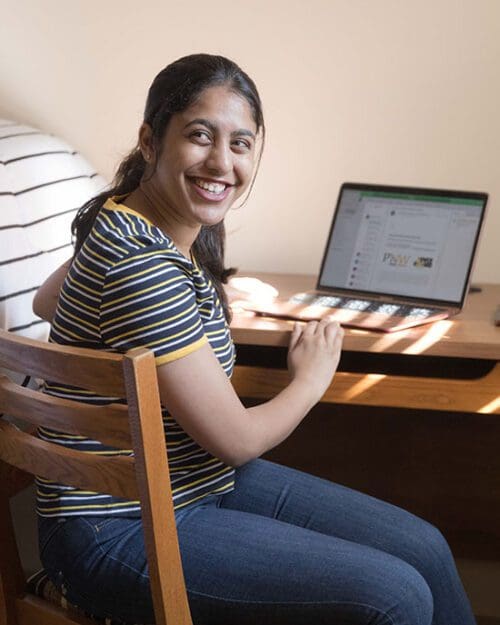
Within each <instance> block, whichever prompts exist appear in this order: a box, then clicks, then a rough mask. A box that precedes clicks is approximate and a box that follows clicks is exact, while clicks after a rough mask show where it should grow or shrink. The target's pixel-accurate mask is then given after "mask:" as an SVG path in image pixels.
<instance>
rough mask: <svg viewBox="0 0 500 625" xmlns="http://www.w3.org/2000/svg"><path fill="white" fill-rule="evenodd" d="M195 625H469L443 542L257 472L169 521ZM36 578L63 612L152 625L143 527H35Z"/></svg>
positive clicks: (357, 502) (372, 505)
mask: <svg viewBox="0 0 500 625" xmlns="http://www.w3.org/2000/svg"><path fill="white" fill-rule="evenodd" d="M177 528H178V535H179V543H180V548H181V554H182V561H183V566H184V572H185V578H186V585H187V588H188V593H189V602H190V606H191V611H192V615H193V621H194V623H195V624H196V625H212V624H213V625H247V624H248V625H250V624H251V625H351V624H352V625H354V624H356V625H362V624H366V625H368V623H369V624H371V625H375V624H377V625H431V624H433V625H472V624H473V623H475V621H474V617H473V615H472V611H471V608H470V605H469V602H468V600H467V597H466V595H465V592H464V589H463V587H462V584H461V582H460V579H459V577H458V574H457V571H456V569H455V564H454V562H453V558H452V555H451V553H450V550H449V548H448V545H447V544H446V542H445V540H444V538H443V537H442V535H441V534H440V533H439V532H438V530H437V529H435V528H434V527H433V526H432V525H429V524H428V523H426V522H425V521H422V520H421V519H419V518H417V517H415V516H413V515H411V514H409V513H407V512H405V511H403V510H401V509H400V508H397V507H395V506H392V505H390V504H387V503H383V502H381V501H378V500H377V499H374V498H372V497H369V496H367V495H363V494H361V493H358V492H355V491H352V490H350V489H348V488H345V487H343V486H339V485H336V484H332V483H330V482H327V481H325V480H322V479H319V478H316V477H313V476H311V475H307V474H304V473H301V472H299V471H296V470H294V469H289V468H286V467H282V466H279V465H276V464H273V463H270V462H267V461H264V460H255V461H252V462H249V463H248V464H246V465H244V466H242V467H240V468H239V469H237V473H236V487H235V490H234V491H233V492H231V493H229V494H226V495H222V496H213V497H210V498H209V499H207V500H205V501H203V502H202V503H198V504H193V505H191V506H189V507H187V508H184V509H181V510H180V511H179V512H178V513H177ZM40 546H41V556H42V561H43V563H44V566H45V567H46V569H47V570H48V572H49V575H50V576H51V577H52V579H53V581H55V583H56V584H58V585H59V586H60V587H61V588H63V590H64V592H65V594H66V597H67V599H68V600H69V601H71V602H73V603H76V604H77V605H79V606H81V607H83V608H85V609H86V610H87V611H89V612H91V613H93V614H96V615H101V616H111V615H112V616H115V617H118V618H121V619H123V620H125V621H127V622H131V623H133V622H137V623H152V622H153V621H154V617H153V609H152V603H151V596H150V591H149V582H148V570H147V564H146V558H145V550H144V543H143V535H142V529H141V521H140V520H138V519H124V518H118V517H106V518H100V517H77V518H68V519H65V520H57V519H40Z"/></svg>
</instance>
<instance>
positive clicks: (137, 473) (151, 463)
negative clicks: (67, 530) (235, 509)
mask: <svg viewBox="0 0 500 625" xmlns="http://www.w3.org/2000/svg"><path fill="white" fill-rule="evenodd" d="M0 367H5V368H7V369H10V370H13V371H18V372H21V373H22V374H23V375H31V376H34V377H36V378H40V379H47V380H51V381H57V382H60V383H65V384H71V385H74V386H78V387H82V388H85V389H88V390H91V391H94V392H97V393H100V394H102V395H105V396H108V397H110V396H111V397H122V398H126V400H127V404H126V405H124V404H110V405H108V406H93V405H92V406H89V405H88V404H83V403H79V402H76V401H68V400H63V399H60V398H57V397H51V396H49V395H46V394H43V393H42V392H40V391H36V390H32V389H28V388H24V387H22V386H20V385H18V384H16V383H15V382H13V381H11V380H10V379H9V378H7V377H6V376H1V377H0V413H3V414H6V415H9V416H12V417H15V419H16V421H17V420H19V419H20V420H22V421H25V422H27V424H29V426H30V427H31V431H25V430H24V429H23V430H21V429H19V428H17V427H15V426H14V425H13V424H11V423H10V422H8V421H7V420H6V419H2V418H0V625H28V624H29V625H33V624H34V623H49V622H50V623H58V624H60V625H63V624H64V623H82V622H83V621H82V619H81V618H80V619H79V618H78V617H75V618H74V620H72V618H71V617H69V616H68V617H65V616H63V611H62V610H61V614H59V615H58V617H57V619H55V620H52V619H51V618H49V616H48V615H53V614H54V608H53V607H52V606H50V607H48V605H49V604H48V602H47V601H44V600H35V599H34V598H33V597H31V596H29V595H27V591H26V581H25V577H24V574H23V571H22V567H21V564H20V558H19V555H18V551H17V546H16V542H15V537H14V532H13V524H12V519H11V516H10V510H9V498H10V497H11V496H12V495H13V494H15V493H16V492H17V491H18V490H19V489H20V488H21V487H23V486H25V485H26V484H27V483H28V482H29V475H40V476H42V477H44V478H47V479H50V480H54V481H57V482H59V483H62V484H67V485H70V486H75V487H80V488H85V489H90V490H93V491H97V492H103V493H108V494H111V495H115V496H118V497H124V498H127V499H130V500H134V501H136V500H140V502H141V514H142V522H143V528H144V538H145V544H146V551H147V559H148V566H149V575H150V584H151V593H152V597H153V604H154V612H155V618H156V623H157V625H192V621H191V617H190V612H189V606H188V602H187V595H186V589H185V585H184V577H183V572H182V565H181V558H180V553H179V546H178V541H177V533H176V527H175V517H174V509H173V501H172V494H171V487H170V477H169V470H168V460H167V450H166V445H165V437H164V431H163V424H162V419H161V407H160V399H159V392H158V383H157V376H156V367H155V361H154V356H153V354H152V353H151V352H149V351H148V350H146V349H134V350H131V351H130V352H128V353H126V354H124V355H121V354H112V353H108V352H101V351H95V350H89V349H80V348H70V347H65V346H60V345H55V344H47V343H42V342H39V341H34V340H32V339H27V338H22V337H17V336H15V335H10V334H9V333H7V332H4V331H1V330H0ZM38 425H43V426H46V427H49V428H53V429H56V430H58V431H63V432H67V433H70V434H79V435H83V436H86V437H90V438H93V439H95V440H99V441H101V442H103V443H106V444H109V445H113V446H116V447H118V448H121V449H123V448H128V449H133V451H134V457H133V458H132V457H127V456H99V455H93V454H88V453H85V452H79V451H74V450H73V449H67V448H64V447H61V446H60V445H56V444H53V443H48V442H46V441H42V440H40V439H39V438H37V437H36V435H35V429H34V428H33V426H38ZM111 583H112V582H111ZM44 604H47V606H44ZM44 610H45V613H44Z"/></svg>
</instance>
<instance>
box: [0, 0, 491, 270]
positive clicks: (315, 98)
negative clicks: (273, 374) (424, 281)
mask: <svg viewBox="0 0 500 625" xmlns="http://www.w3.org/2000/svg"><path fill="white" fill-rule="evenodd" d="M144 7H146V8H144ZM1 13H2V23H1V24H0V29H1V31H2V32H1V33H0V76H1V83H0V115H3V116H8V117H11V118H15V119H18V120H20V121H23V122H28V123H31V124H34V125H38V126H39V127H41V128H43V129H44V130H47V131H50V132H52V133H55V134H57V135H59V136H61V137H63V138H65V139H66V140H67V141H69V142H70V143H72V144H73V145H74V146H76V147H77V149H79V150H80V151H81V152H82V153H83V154H84V155H85V156H86V157H87V158H88V159H89V160H90V161H91V162H92V163H94V164H95V166H96V168H97V169H98V170H99V171H100V172H101V173H103V174H105V175H106V176H108V177H109V176H110V175H111V173H112V171H113V167H114V164H115V163H116V161H117V160H118V159H119V157H120V155H121V154H122V153H124V152H125V151H127V149H128V148H129V147H130V146H131V144H132V143H133V142H134V138H135V132H136V128H137V126H138V124H139V121H140V116H141V112H142V107H143V103H144V99H145V94H146V90H147V87H148V84H149V82H150V80H151V79H152V78H153V76H154V75H155V73H156V72H157V71H158V70H159V69H161V68H162V67H163V66H164V65H166V64H167V63H168V62H170V61H172V60H173V59H175V58H177V57H179V56H181V55H183V54H186V53H191V52H195V51H207V52H214V53H222V54H224V55H226V56H229V57H232V58H234V59H235V60H236V61H238V62H239V63H240V64H241V65H242V66H243V67H244V68H245V69H246V70H247V71H248V73H249V74H250V75H251V76H252V77H254V79H255V81H256V83H257V85H258V87H259V89H260V91H261V95H262V98H263V101H264V106H265V114H266V120H267V126H268V141H267V146H266V151H265V154H264V158H263V161H262V166H261V171H260V174H259V177H258V180H257V183H256V186H255V189H254V193H253V196H252V197H251V199H250V200H249V201H248V203H247V205H246V206H245V207H244V208H243V209H240V210H239V211H235V212H233V213H232V214H231V216H230V217H229V231H230V237H229V245H228V250H229V259H228V260H229V261H230V263H232V264H235V265H238V266H240V267H245V268H254V269H274V270H283V271H302V272H316V271H317V268H318V265H319V262H320V256H321V249H322V247H323V243H324V239H325V235H326V232H327V229H328V226H329V223H330V218H331V213H332V209H333V205H334V199H335V196H336V193H337V190H338V187H339V184H340V183H341V182H342V181H344V180H354V181H373V182H380V183H393V184H408V185H423V186H438V187H451V188H455V187H456V188H464V189H472V190H484V191H488V192H489V193H490V208H489V216H488V219H487V223H486V229H485V234H484V238H483V240H482V245H481V250H480V255H479V260H478V263H477V265H476V271H475V276H474V277H475V279H476V280H477V281H478V280H483V281H496V282H498V281H500V245H499V244H498V236H499V234H500V209H499V206H498V204H499V200H500V176H499V175H498V171H499V165H498V160H499V156H500V121H499V117H500V72H499V64H500V2H499V1H498V0H419V1H418V2H417V1H416V0H413V1H412V0H406V1H405V0H377V1H375V0H307V1H306V0H304V1H299V0H253V1H252V0H244V1H243V0H211V1H210V2H206V1H204V0H190V1H186V2H174V1H168V0H145V1H144V2H142V3H141V2H137V1H135V2H131V1H130V0H99V1H96V0H71V1H70V2H67V1H64V0H59V1H58V0H43V1H40V0H7V1H6V2H5V0H4V3H3V4H2V11H1Z"/></svg>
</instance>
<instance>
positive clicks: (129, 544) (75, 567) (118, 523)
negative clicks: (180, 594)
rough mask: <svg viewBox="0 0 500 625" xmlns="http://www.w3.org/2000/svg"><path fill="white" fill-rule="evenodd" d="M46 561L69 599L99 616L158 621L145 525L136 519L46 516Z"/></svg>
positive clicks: (42, 536) (42, 525)
mask: <svg viewBox="0 0 500 625" xmlns="http://www.w3.org/2000/svg"><path fill="white" fill-rule="evenodd" d="M38 527H39V543H40V558H41V560H42V563H43V566H44V568H45V569H46V571H47V573H48V575H49V577H50V578H51V580H52V581H53V582H54V584H55V585H56V587H57V588H58V589H59V591H60V592H61V593H62V594H63V595H64V596H65V598H66V599H67V600H68V601H69V602H70V603H73V604H74V605H77V606H79V607H81V608H83V609H84V610H85V611H86V612H87V613H89V614H92V615H95V616H97V617H109V618H111V617H114V618H118V619H121V620H123V621H125V622H128V623H153V622H154V614H153V606H152V599H151V592H150V587H149V575H148V568H147V562H146V555H145V546H144V537H143V531H142V523H141V520H140V519H136V518H122V517H68V518H65V519H45V518H40V519H39V523H38Z"/></svg>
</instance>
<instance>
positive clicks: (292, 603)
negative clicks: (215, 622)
mask: <svg viewBox="0 0 500 625" xmlns="http://www.w3.org/2000/svg"><path fill="white" fill-rule="evenodd" d="M188 595H189V596H192V597H193V598H197V597H202V598H206V599H215V600H217V601H221V602H224V603H238V604H241V605H245V604H248V605H271V606H280V605H281V606H288V605H290V606H297V607H299V606H314V605H332V606H343V605H345V606H357V607H361V608H370V610H373V611H375V612H377V613H378V614H380V615H382V616H384V617H385V618H387V619H389V621H390V622H391V623H392V624H393V625H394V623H395V621H394V619H393V618H392V616H391V615H390V614H389V613H388V612H385V610H380V609H379V608H376V607H375V606H373V605H370V604H369V603H361V602H359V601H331V600H330V601H321V600H319V601H251V600H247V599H228V598H225V597H219V596H217V595H208V594H205V593H202V592H196V591H191V590H189V589H188Z"/></svg>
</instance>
